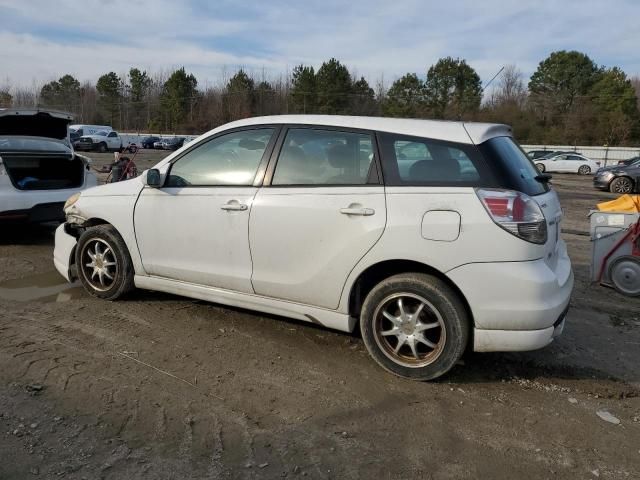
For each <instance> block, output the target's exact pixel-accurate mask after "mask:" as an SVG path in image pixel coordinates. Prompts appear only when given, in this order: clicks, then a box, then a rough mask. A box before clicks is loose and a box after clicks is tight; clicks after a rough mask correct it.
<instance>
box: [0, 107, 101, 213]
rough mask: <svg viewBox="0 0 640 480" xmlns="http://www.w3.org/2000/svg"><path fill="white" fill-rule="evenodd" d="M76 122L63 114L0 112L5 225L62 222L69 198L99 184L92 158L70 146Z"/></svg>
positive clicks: (0, 204)
mask: <svg viewBox="0 0 640 480" xmlns="http://www.w3.org/2000/svg"><path fill="white" fill-rule="evenodd" d="M71 119H72V116H71V115H70V114H68V113H64V112H56V111H51V110H39V109H18V110H17V109H4V108H0V221H3V220H7V221H9V220H11V221H15V220H18V221H29V222H47V221H60V220H63V219H64V212H63V210H62V207H63V206H64V202H65V200H66V199H67V198H69V197H70V196H71V195H73V194H74V193H76V192H78V191H80V190H83V189H85V188H88V187H95V186H96V185H97V179H96V177H95V175H94V174H93V173H91V172H90V171H89V162H90V160H89V159H88V158H87V157H84V156H82V155H79V154H77V153H76V152H74V151H73V149H72V147H71V143H70V141H69V132H68V125H69V123H70V122H71Z"/></svg>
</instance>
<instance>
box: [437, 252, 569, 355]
mask: <svg viewBox="0 0 640 480" xmlns="http://www.w3.org/2000/svg"><path fill="white" fill-rule="evenodd" d="M557 254H558V260H557V264H556V267H555V270H552V269H551V268H549V266H547V264H546V263H545V262H544V260H542V259H540V260H534V261H526V262H500V263H472V264H467V265H463V266H461V267H458V268H455V269H454V270H451V271H450V272H448V273H447V275H448V276H449V278H451V280H452V281H453V282H454V283H455V284H456V285H457V286H458V288H460V290H461V291H462V293H463V295H464V296H465V298H466V299H467V302H468V303H469V307H470V308H471V313H472V314H473V319H474V327H475V332H474V333H475V337H474V349H476V350H477V351H485V352H486V351H520V350H535V349H537V348H541V347H544V346H545V345H547V344H548V343H549V342H550V341H551V340H552V339H553V338H554V336H557V335H559V334H560V333H561V331H562V328H559V327H561V325H562V324H563V323H562V320H563V319H564V316H565V314H566V311H567V308H568V306H569V302H570V300H571V292H572V290H573V282H574V278H573V271H572V269H571V261H570V260H569V256H568V255H567V250H566V245H565V244H564V242H562V241H561V242H559V244H558V250H557Z"/></svg>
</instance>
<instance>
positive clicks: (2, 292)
mask: <svg viewBox="0 0 640 480" xmlns="http://www.w3.org/2000/svg"><path fill="white" fill-rule="evenodd" d="M82 292H83V289H82V286H81V285H80V283H79V282H74V283H69V282H67V281H66V280H65V279H64V278H63V277H62V276H61V275H60V274H59V273H58V272H57V271H55V270H53V271H50V272H46V273H41V274H38V275H32V276H30V277H25V278H17V279H15V280H7V281H6V282H2V283H0V299H2V300H12V301H16V302H32V301H41V302H68V301H69V300H72V299H74V298H78V297H80V296H82Z"/></svg>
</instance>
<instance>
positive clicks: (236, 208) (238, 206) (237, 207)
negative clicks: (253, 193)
mask: <svg viewBox="0 0 640 480" xmlns="http://www.w3.org/2000/svg"><path fill="white" fill-rule="evenodd" d="M220 208H221V209H222V210H229V211H232V212H244V211H245V210H246V209H247V208H249V207H247V206H246V205H245V204H244V203H238V202H237V201H235V200H232V201H230V202H229V203H225V204H224V205H222V206H221V207H220Z"/></svg>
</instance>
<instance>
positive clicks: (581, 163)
mask: <svg viewBox="0 0 640 480" xmlns="http://www.w3.org/2000/svg"><path fill="white" fill-rule="evenodd" d="M534 163H535V165H536V168H537V169H538V171H540V172H562V173H577V174H580V175H589V174H590V173H593V172H595V171H596V170H598V168H600V162H596V161H594V160H591V159H590V158H587V157H585V156H584V155H581V154H579V153H573V152H572V153H561V154H554V155H550V156H546V157H540V158H537V159H536V160H534Z"/></svg>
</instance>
